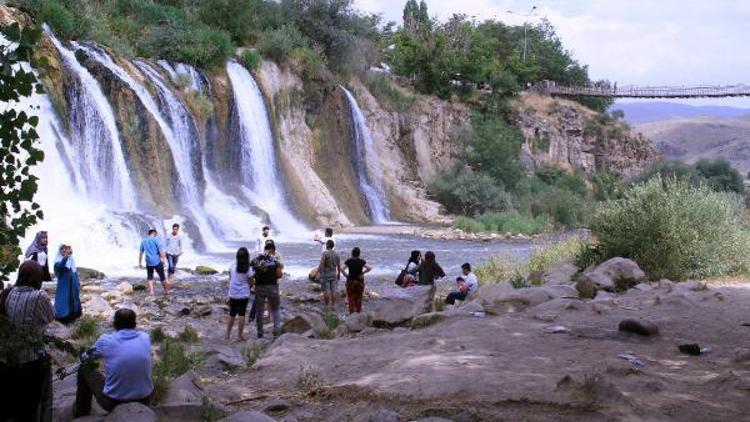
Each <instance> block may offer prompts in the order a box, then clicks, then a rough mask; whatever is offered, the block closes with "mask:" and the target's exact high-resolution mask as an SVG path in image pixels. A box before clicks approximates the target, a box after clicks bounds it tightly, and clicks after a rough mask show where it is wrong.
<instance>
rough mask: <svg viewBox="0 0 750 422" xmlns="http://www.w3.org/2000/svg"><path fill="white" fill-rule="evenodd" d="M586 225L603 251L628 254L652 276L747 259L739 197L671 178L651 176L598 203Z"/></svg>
mask: <svg viewBox="0 0 750 422" xmlns="http://www.w3.org/2000/svg"><path fill="white" fill-rule="evenodd" d="M591 230H592V232H593V234H594V235H595V236H596V238H597V240H598V241H599V243H600V244H601V247H602V250H603V253H604V256H605V257H612V256H623V257H626V258H631V259H633V260H635V261H636V262H638V264H639V265H640V266H641V268H643V270H644V271H646V273H647V274H648V275H649V276H650V277H651V278H652V279H659V278H662V277H667V278H671V279H674V280H684V279H687V278H703V277H711V276H720V275H725V274H733V273H738V272H742V271H745V270H746V269H747V263H748V259H750V236H749V235H748V230H747V221H746V220H745V216H744V207H743V205H742V202H741V200H740V199H739V198H738V197H737V196H736V195H734V194H730V193H725V192H714V191H713V190H711V189H710V188H708V187H705V186H699V187H692V186H690V185H689V184H688V183H687V182H685V181H681V180H678V179H676V178H670V179H665V180H662V178H661V177H660V176H655V177H654V178H652V179H651V180H649V181H647V182H644V183H642V184H639V185H636V186H634V187H633V188H632V189H631V190H630V191H628V192H627V193H626V194H625V196H624V198H623V199H621V200H617V201H610V202H608V203H606V204H604V205H603V206H602V207H601V208H600V210H599V211H598V212H597V213H596V215H595V216H594V218H593V221H592V224H591Z"/></svg>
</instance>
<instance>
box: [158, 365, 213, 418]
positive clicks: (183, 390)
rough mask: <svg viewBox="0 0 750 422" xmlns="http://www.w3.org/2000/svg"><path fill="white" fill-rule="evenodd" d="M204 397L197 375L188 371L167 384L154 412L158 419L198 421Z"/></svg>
mask: <svg viewBox="0 0 750 422" xmlns="http://www.w3.org/2000/svg"><path fill="white" fill-rule="evenodd" d="M205 397H206V393H204V392H203V387H202V386H201V385H200V381H199V379H198V375H197V374H196V373H195V372H194V371H188V372H186V373H184V374H182V375H180V376H179V377H177V378H175V380H174V381H172V382H171V383H170V384H169V390H168V392H167V396H166V397H165V398H164V399H163V400H162V401H161V403H160V404H159V406H158V407H157V408H156V412H157V413H158V415H159V419H160V420H179V421H182V422H185V421H198V420H201V415H202V412H203V401H204V399H205Z"/></svg>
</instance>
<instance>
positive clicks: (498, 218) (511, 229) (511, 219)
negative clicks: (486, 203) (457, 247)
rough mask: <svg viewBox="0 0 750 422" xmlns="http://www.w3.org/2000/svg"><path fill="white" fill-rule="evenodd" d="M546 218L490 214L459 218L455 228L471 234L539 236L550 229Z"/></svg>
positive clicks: (505, 213) (511, 213) (516, 213)
mask: <svg viewBox="0 0 750 422" xmlns="http://www.w3.org/2000/svg"><path fill="white" fill-rule="evenodd" d="M548 225H549V224H548V222H547V218H546V217H544V216H541V215H540V216H538V217H532V216H527V215H523V214H520V213H518V212H515V211H508V212H489V213H485V214H482V215H480V216H479V217H476V218H471V217H459V218H458V219H456V224H455V227H456V228H459V229H461V230H463V231H467V232H470V233H478V232H495V233H510V234H511V235H516V234H539V233H542V232H544V231H545V230H546V229H547V227H548Z"/></svg>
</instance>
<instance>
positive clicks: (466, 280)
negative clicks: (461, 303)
mask: <svg viewBox="0 0 750 422" xmlns="http://www.w3.org/2000/svg"><path fill="white" fill-rule="evenodd" d="M461 272H462V273H463V276H462V277H458V278H457V279H456V283H457V284H458V290H457V291H455V292H450V293H448V297H446V298H445V303H447V304H448V305H454V304H455V303H456V301H457V300H466V297H467V296H468V295H469V294H470V293H471V292H473V291H474V290H475V289H476V288H477V284H478V282H477V276H476V275H474V273H473V272H471V264H469V263H468V262H465V263H464V264H463V265H461Z"/></svg>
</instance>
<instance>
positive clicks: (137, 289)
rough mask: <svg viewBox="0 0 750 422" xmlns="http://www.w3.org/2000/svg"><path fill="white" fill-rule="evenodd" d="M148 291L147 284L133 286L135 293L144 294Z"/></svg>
mask: <svg viewBox="0 0 750 422" xmlns="http://www.w3.org/2000/svg"><path fill="white" fill-rule="evenodd" d="M145 290H146V285H145V284H134V285H133V291H134V292H143V291H145Z"/></svg>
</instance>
